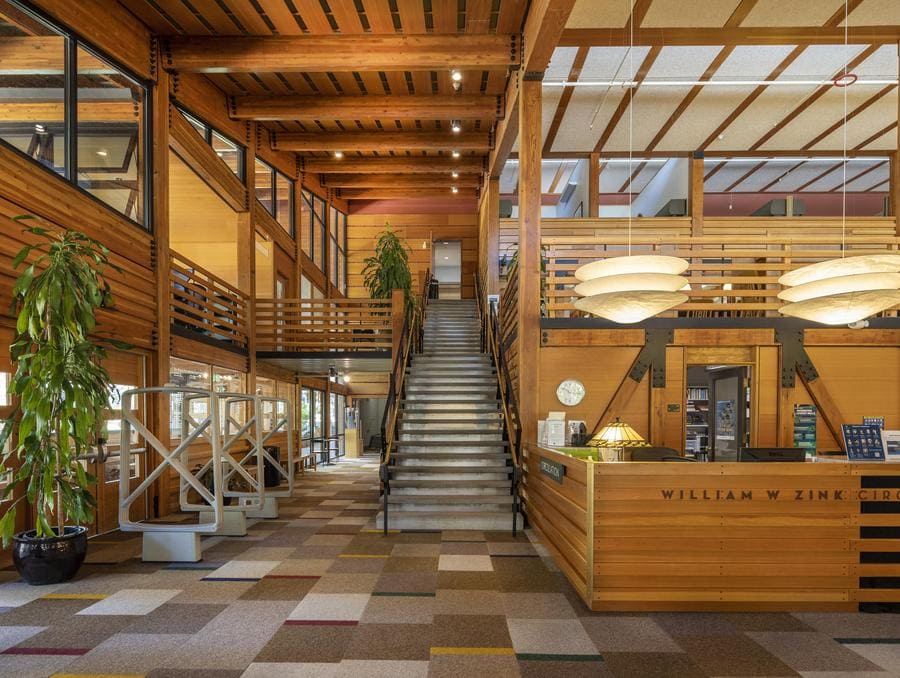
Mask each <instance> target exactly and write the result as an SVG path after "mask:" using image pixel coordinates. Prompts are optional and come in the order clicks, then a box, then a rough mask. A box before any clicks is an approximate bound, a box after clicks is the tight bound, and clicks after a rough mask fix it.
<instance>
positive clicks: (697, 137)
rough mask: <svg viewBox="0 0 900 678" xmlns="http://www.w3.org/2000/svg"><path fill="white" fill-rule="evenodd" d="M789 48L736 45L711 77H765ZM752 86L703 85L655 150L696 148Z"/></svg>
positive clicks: (785, 54) (735, 106) (791, 46)
mask: <svg viewBox="0 0 900 678" xmlns="http://www.w3.org/2000/svg"><path fill="white" fill-rule="evenodd" d="M792 49H793V45H774V46H768V47H749V46H740V47H737V48H735V49H734V51H732V53H731V54H730V55H729V56H728V58H727V59H725V61H724V62H723V63H722V65H721V66H720V67H719V68H718V70H717V71H716V73H715V75H714V76H713V79H723V80H724V79H734V78H764V77H766V76H768V75H769V73H771V72H772V70H773V69H774V68H775V67H776V66H777V65H778V64H779V63H781V61H783V60H784V58H785V57H786V56H787V55H788V54H789V53H790V51H791V50H792ZM753 89H754V88H753V87H752V86H748V87H705V88H703V90H701V92H700V94H698V95H697V97H696V98H695V99H694V101H693V102H691V105H690V106H688V108H687V110H685V111H684V113H682V114H681V117H679V118H678V120H677V121H675V124H674V125H672V128H671V129H670V130H669V131H668V133H667V134H666V136H665V137H663V139H662V141H661V142H660V143H659V145H658V146H657V147H656V150H659V151H691V150H695V149H697V148H699V147H700V145H701V144H702V143H703V142H704V141H705V140H706V138H707V137H708V136H709V134H710V133H711V132H712V131H713V130H714V129H716V128H717V127H718V126H719V125H720V124H721V123H722V121H723V120H725V118H727V117H728V116H729V115H730V114H731V113H732V112H733V111H734V110H735V109H736V108H737V107H738V106H739V105H740V103H741V101H743V100H744V99H745V98H746V97H747V96H748V95H749V94H750V93H751V92H752V91H753Z"/></svg>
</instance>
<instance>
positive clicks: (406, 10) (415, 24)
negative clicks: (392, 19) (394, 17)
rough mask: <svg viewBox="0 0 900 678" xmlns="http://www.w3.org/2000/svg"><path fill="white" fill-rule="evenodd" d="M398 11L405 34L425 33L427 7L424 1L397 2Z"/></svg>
mask: <svg viewBox="0 0 900 678" xmlns="http://www.w3.org/2000/svg"><path fill="white" fill-rule="evenodd" d="M397 10H398V14H399V15H400V28H401V30H402V31H403V32H404V33H408V34H412V35H418V34H422V33H425V6H424V3H423V2H422V0H397Z"/></svg>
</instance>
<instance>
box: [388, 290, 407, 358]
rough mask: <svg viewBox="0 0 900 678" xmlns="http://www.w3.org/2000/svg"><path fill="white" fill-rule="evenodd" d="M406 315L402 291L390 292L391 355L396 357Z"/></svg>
mask: <svg viewBox="0 0 900 678" xmlns="http://www.w3.org/2000/svg"><path fill="white" fill-rule="evenodd" d="M405 313H406V300H405V298H404V295H403V290H400V289H397V290H394V291H393V292H391V345H392V346H393V349H392V350H391V355H392V356H395V355H397V351H399V350H400V340H401V339H402V335H403V317H404V315H405Z"/></svg>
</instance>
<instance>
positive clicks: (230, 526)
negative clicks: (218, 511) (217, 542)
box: [198, 509, 247, 537]
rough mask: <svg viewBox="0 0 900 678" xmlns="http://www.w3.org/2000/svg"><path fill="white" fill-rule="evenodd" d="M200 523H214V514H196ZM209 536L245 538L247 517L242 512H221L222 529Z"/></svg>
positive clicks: (208, 512)
mask: <svg viewBox="0 0 900 678" xmlns="http://www.w3.org/2000/svg"><path fill="white" fill-rule="evenodd" d="M198 516H199V517H200V522H201V523H212V522H215V519H216V517H215V514H213V512H212V511H200V512H199V513H198ZM211 534H215V535H218V536H219V537H246V536H247V517H246V515H245V514H244V512H243V511H235V510H228V509H225V511H223V512H222V527H220V528H219V529H218V530H216V531H215V532H212V533H211Z"/></svg>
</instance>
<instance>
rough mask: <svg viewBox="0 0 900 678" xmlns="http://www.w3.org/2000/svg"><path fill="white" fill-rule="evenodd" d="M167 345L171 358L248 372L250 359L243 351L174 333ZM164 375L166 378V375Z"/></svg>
mask: <svg viewBox="0 0 900 678" xmlns="http://www.w3.org/2000/svg"><path fill="white" fill-rule="evenodd" d="M169 345H170V348H169V353H170V355H171V356H172V357H173V358H182V359H184V360H194V361H196V362H200V363H203V364H205V365H218V366H219V367H226V368H228V369H230V370H237V371H238V372H243V373H245V374H247V373H249V369H250V368H249V365H250V361H249V356H248V354H247V353H246V352H245V351H230V350H228V349H227V348H220V347H218V346H213V345H212V344H210V343H209V342H206V341H196V340H193V339H188V338H186V337H182V336H178V335H175V334H173V335H172V336H171V338H170V341H169ZM166 376H167V380H168V375H166ZM167 422H168V420H167ZM166 425H168V423H167V424H166Z"/></svg>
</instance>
